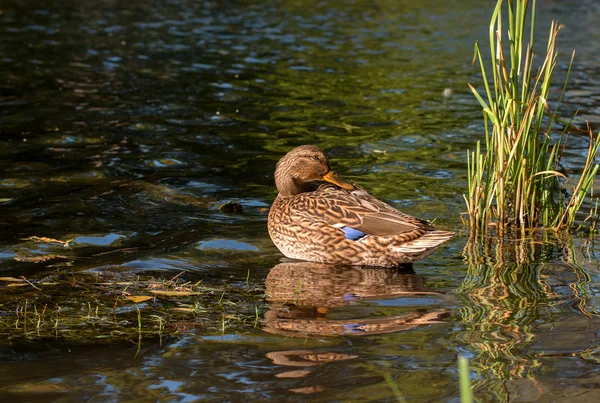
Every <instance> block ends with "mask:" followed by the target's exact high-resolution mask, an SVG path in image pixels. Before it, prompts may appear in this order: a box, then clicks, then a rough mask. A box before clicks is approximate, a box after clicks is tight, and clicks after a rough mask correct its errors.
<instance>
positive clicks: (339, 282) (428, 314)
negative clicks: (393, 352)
mask: <svg viewBox="0 0 600 403" xmlns="http://www.w3.org/2000/svg"><path fill="white" fill-rule="evenodd" d="M265 293H266V299H267V302H268V303H269V310H268V311H267V312H266V313H265V318H264V322H263V328H264V330H265V331H267V332H269V333H273V334H279V335H283V336H291V337H323V336H364V335H372V334H383V333H392V332H399V331H406V330H411V329H414V328H416V327H418V326H423V325H430V324H434V323H441V319H443V318H446V317H448V316H449V315H450V311H449V310H448V309H428V308H426V307H423V308H418V309H415V310H411V311H410V312H407V313H403V314H401V315H394V316H379V315H378V316H376V317H360V318H351V319H333V318H328V313H330V311H331V310H332V308H343V307H345V306H346V307H348V306H351V305H354V304H356V303H357V302H359V301H361V300H375V299H377V300H379V299H392V298H401V297H411V306H413V305H414V303H415V297H419V296H430V297H431V296H441V295H440V294H439V293H437V292H433V291H427V289H426V288H425V286H424V281H423V277H421V276H419V275H417V274H415V273H414V271H413V270H412V267H411V266H410V265H408V266H399V267H395V268H374V267H364V266H333V265H329V264H324V263H312V262H299V261H293V262H285V263H280V264H278V265H276V266H275V267H273V268H272V269H271V271H270V272H269V274H268V276H267V279H266V281H265ZM346 313H348V312H346ZM363 315H364V312H363ZM344 316H347V315H344ZM361 316H362V315H361Z"/></svg>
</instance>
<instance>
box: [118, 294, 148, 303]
mask: <svg viewBox="0 0 600 403" xmlns="http://www.w3.org/2000/svg"><path fill="white" fill-rule="evenodd" d="M152 298H154V297H153V296H151V295H128V296H127V297H125V299H126V300H127V301H133V302H135V303H136V304H137V303H138V302H144V301H148V300H149V299H152Z"/></svg>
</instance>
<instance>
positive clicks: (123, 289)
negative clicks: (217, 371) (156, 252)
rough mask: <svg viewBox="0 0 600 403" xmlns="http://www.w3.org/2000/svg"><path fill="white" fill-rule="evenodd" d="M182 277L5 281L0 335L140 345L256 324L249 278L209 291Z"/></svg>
mask: <svg viewBox="0 0 600 403" xmlns="http://www.w3.org/2000/svg"><path fill="white" fill-rule="evenodd" d="M182 277H183V276H182V275H181V274H180V275H177V276H174V277H172V278H171V279H156V278H153V277H152V276H151V275H140V274H135V273H131V271H130V270H129V269H123V270H120V269H119V268H113V269H111V270H105V271H93V272H78V273H65V272H62V273H61V272H54V273H52V274H50V275H48V274H45V275H41V276H39V277H38V278H25V277H21V278H15V277H0V295H1V296H2V297H1V298H0V337H1V338H2V340H4V341H6V342H8V343H13V342H15V341H18V340H20V341H35V340H38V341H39V340H44V339H46V340H47V339H56V340H59V341H75V342H79V343H92V342H94V343H98V342H107V343H109V342H110V343H114V342H119V341H125V340H128V341H132V342H134V343H138V344H141V342H142V340H144V339H161V338H162V337H164V336H172V335H176V334H178V333H180V332H185V331H189V330H192V329H202V331H203V332H204V333H215V334H218V333H223V332H225V331H227V332H232V331H233V332H235V331H239V330H242V329H247V328H253V327H256V326H257V325H258V320H259V310H260V311H263V310H264V307H263V305H264V302H263V297H264V288H263V287H262V286H257V285H254V284H252V283H250V281H249V280H248V281H246V282H245V283H240V284H224V285H222V286H208V285H205V284H203V283H202V282H200V281H198V282H192V281H185V280H183V279H182Z"/></svg>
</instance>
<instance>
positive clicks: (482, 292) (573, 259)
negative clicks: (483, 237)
mask: <svg viewBox="0 0 600 403" xmlns="http://www.w3.org/2000/svg"><path fill="white" fill-rule="evenodd" d="M557 255H559V256H561V257H562V260H560V259H558V258H557ZM464 257H465V260H466V262H467V264H468V273H467V276H466V278H465V280H464V282H463V284H462V286H461V288H460V289H459V290H458V292H459V294H460V295H461V296H463V299H464V302H465V304H464V307H463V308H461V316H462V322H463V324H464V325H465V327H466V328H467V329H466V331H465V332H464V333H463V335H462V339H463V341H464V342H466V343H468V344H469V346H470V348H472V349H473V350H474V352H475V353H476V354H477V357H476V358H475V359H473V361H472V362H473V363H474V367H475V368H478V369H479V370H480V371H482V372H484V373H486V375H485V378H486V379H488V381H485V388H486V389H488V390H490V388H492V389H495V388H497V389H496V390H495V392H496V393H500V394H501V393H503V392H501V391H502V390H504V387H505V385H504V384H503V383H504V381H505V380H506V379H515V378H530V379H535V373H534V370H535V369H536V368H537V367H538V366H539V365H540V364H539V361H538V360H536V359H535V357H532V356H531V355H530V354H528V353H527V352H526V351H525V350H526V347H528V346H530V345H531V344H532V343H533V342H535V339H536V335H537V334H539V329H537V327H536V326H537V325H539V324H540V319H541V318H546V317H547V315H549V314H550V312H552V311H555V310H556V309H557V308H558V307H559V306H560V305H561V304H563V303H568V304H569V306H570V307H573V306H574V307H578V308H579V311H580V312H581V313H582V314H583V315H586V316H589V315H590V313H589V312H588V310H587V309H586V299H587V298H588V291H587V289H588V286H589V282H590V277H589V274H588V273H587V271H586V269H585V268H584V267H583V266H581V265H580V264H579V263H578V261H579V259H580V258H578V257H577V256H576V249H575V248H574V247H573V246H572V242H571V239H570V238H569V237H565V238H560V237H559V236H558V234H556V233H554V232H539V231H538V232H533V233H531V236H530V237H529V238H522V237H515V238H514V239H509V238H494V239H491V240H490V241H489V242H487V243H480V242H476V240H475V239H472V240H471V241H470V242H468V243H467V245H466V247H465V249H464ZM489 379H495V380H494V381H490V380H489ZM481 382H483V381H480V382H479V385H480V387H482V386H481ZM474 388H475V389H477V388H478V384H477V382H475V383H474Z"/></svg>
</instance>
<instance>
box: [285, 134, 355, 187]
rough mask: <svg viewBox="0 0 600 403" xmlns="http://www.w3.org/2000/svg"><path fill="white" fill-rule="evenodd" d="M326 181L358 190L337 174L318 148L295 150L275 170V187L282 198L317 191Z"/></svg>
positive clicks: (306, 147)
mask: <svg viewBox="0 0 600 403" xmlns="http://www.w3.org/2000/svg"><path fill="white" fill-rule="evenodd" d="M318 181H325V182H329V183H332V184H334V185H336V186H339V187H340V188H342V189H346V190H355V189H356V188H355V187H354V185H352V184H351V183H350V182H346V181H345V180H343V179H342V178H340V177H339V176H338V174H336V173H335V172H334V171H333V170H332V169H331V167H330V166H329V161H328V160H327V157H326V156H325V154H324V153H323V151H321V149H320V148H319V147H317V146H312V145H305V146H300V147H296V148H294V149H293V150H292V151H290V152H288V153H287V154H286V155H285V156H284V157H283V158H282V159H280V160H279V162H278V163H277V166H276V168H275V185H276V186H277V190H278V191H279V194H280V195H281V196H293V195H296V194H298V193H302V192H308V191H312V190H315V189H316V188H317V187H318V184H316V183H315V182H318Z"/></svg>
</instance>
